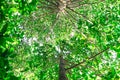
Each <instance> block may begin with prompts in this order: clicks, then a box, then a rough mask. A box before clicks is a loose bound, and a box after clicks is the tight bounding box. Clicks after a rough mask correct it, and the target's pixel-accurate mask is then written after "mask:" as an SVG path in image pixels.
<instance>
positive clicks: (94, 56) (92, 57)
mask: <svg viewBox="0 0 120 80" xmlns="http://www.w3.org/2000/svg"><path fill="white" fill-rule="evenodd" d="M108 49H109V47H108V48H106V49H105V50H103V51H101V52H99V53H97V54H95V55H93V56H91V57H89V58H87V59H86V60H83V61H81V62H80V63H78V64H75V65H73V66H71V67H69V68H67V69H66V70H70V69H72V68H74V67H77V66H79V65H80V64H83V63H85V62H86V61H87V60H91V59H94V58H96V57H97V56H98V55H100V54H102V53H103V52H105V51H107V50H108Z"/></svg>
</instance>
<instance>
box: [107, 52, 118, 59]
mask: <svg viewBox="0 0 120 80" xmlns="http://www.w3.org/2000/svg"><path fill="white" fill-rule="evenodd" d="M109 52H110V53H111V54H112V55H111V58H113V59H116V58H117V53H116V52H115V51H114V50H110V51H109Z"/></svg>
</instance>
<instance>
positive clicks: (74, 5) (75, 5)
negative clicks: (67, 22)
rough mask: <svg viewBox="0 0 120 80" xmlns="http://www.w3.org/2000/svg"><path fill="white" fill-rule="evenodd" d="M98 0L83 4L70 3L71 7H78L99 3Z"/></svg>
mask: <svg viewBox="0 0 120 80" xmlns="http://www.w3.org/2000/svg"><path fill="white" fill-rule="evenodd" d="M97 3H98V2H95V3H82V4H78V5H77V4H73V5H69V6H70V8H77V7H80V6H84V5H93V4H97Z"/></svg>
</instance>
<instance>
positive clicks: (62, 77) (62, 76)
mask: <svg viewBox="0 0 120 80" xmlns="http://www.w3.org/2000/svg"><path fill="white" fill-rule="evenodd" d="M59 80H68V78H67V76H66V71H65V63H64V60H63V56H60V63H59Z"/></svg>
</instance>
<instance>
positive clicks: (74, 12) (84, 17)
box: [66, 6, 92, 24]
mask: <svg viewBox="0 0 120 80" xmlns="http://www.w3.org/2000/svg"><path fill="white" fill-rule="evenodd" d="M66 8H68V9H69V10H71V11H72V12H74V13H76V14H78V15H79V16H82V17H83V18H84V19H85V20H87V21H88V22H90V23H91V24H92V22H91V21H90V20H89V19H88V18H87V17H86V16H85V15H83V14H80V13H78V12H76V11H75V10H73V9H72V8H70V7H68V6H67V7H66Z"/></svg>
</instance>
